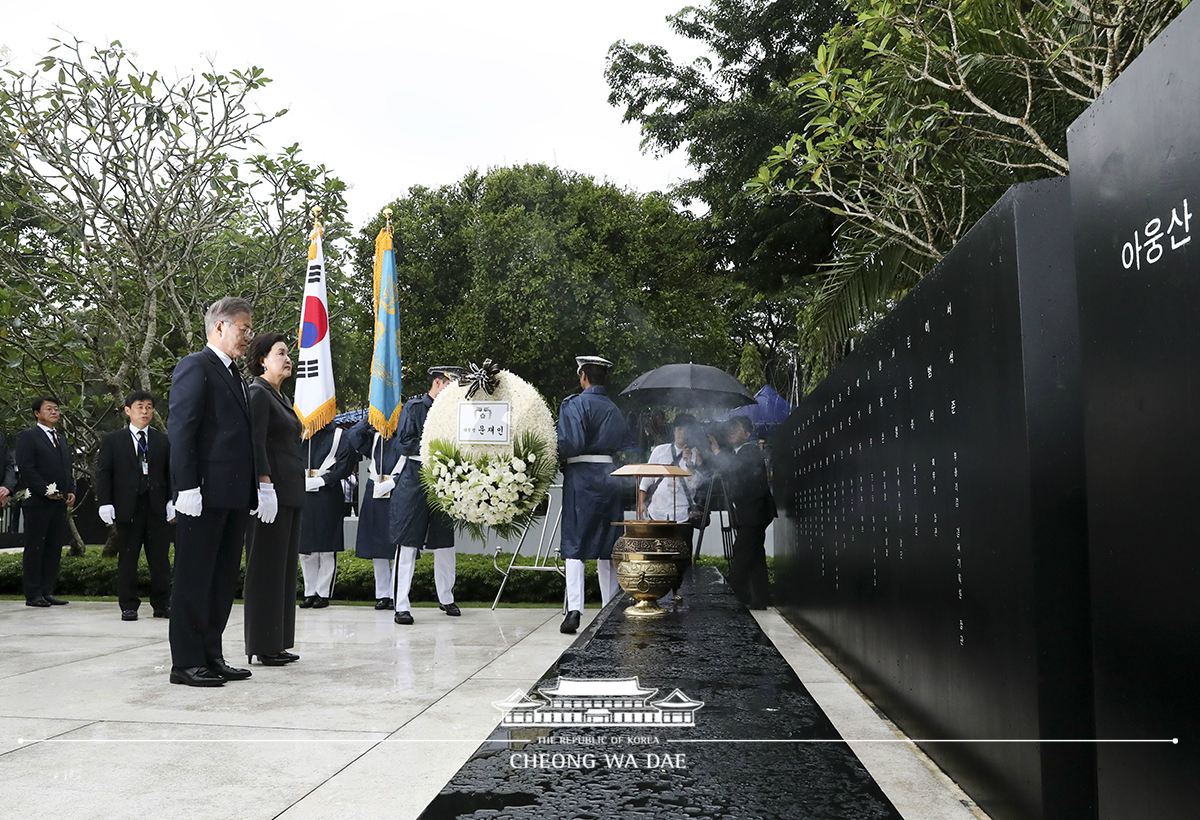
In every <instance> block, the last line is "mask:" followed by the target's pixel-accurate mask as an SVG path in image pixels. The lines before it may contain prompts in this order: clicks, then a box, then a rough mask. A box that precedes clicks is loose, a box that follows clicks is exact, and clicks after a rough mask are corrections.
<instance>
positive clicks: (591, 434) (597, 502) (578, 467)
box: [558, 386, 629, 561]
mask: <svg viewBox="0 0 1200 820" xmlns="http://www.w3.org/2000/svg"><path fill="white" fill-rule="evenodd" d="M628 438H629V428H628V425H626V424H625V419H624V417H623V416H622V415H621V411H620V410H618V409H617V406H616V405H615V404H613V402H612V399H610V398H609V397H608V390H607V389H605V388H604V387H602V386H593V387H589V388H587V389H586V390H584V391H583V392H582V393H580V394H579V395H577V396H568V397H567V399H566V400H565V401H563V403H562V407H561V408H560V409H559V413H558V455H559V458H562V459H565V461H566V466H565V467H564V469H563V518H562V547H561V549H562V555H563V557H564V558H576V559H580V560H584V561H586V560H589V559H594V558H601V559H606V560H607V559H608V558H610V557H611V556H612V551H613V545H614V544H615V543H616V541H617V537H618V535H619V534H620V533H619V528H618V527H614V526H612V522H614V521H621V520H622V519H623V518H624V517H625V513H624V510H623V508H622V504H621V485H620V480H619V479H617V478H614V477H613V476H612V475H610V473H612V471H613V469H614V468H615V467H614V465H613V462H612V458H611V457H612V455H613V453H616V452H617V451H618V450H620V449H621V446H622V445H623V444H624V443H625V442H626V441H627V440H628ZM589 457H597V458H596V459H595V460H590V459H589Z"/></svg>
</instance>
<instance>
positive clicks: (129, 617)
mask: <svg viewBox="0 0 1200 820" xmlns="http://www.w3.org/2000/svg"><path fill="white" fill-rule="evenodd" d="M121 620H122V621H136V620H137V610H136V609H122V610H121Z"/></svg>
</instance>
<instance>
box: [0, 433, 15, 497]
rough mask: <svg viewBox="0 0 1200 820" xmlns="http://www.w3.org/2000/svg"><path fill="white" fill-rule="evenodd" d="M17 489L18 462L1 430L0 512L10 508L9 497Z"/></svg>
mask: <svg viewBox="0 0 1200 820" xmlns="http://www.w3.org/2000/svg"><path fill="white" fill-rule="evenodd" d="M16 489H17V460H16V458H15V457H14V456H13V451H12V450H10V449H9V447H8V439H7V438H5V437H4V431H2V430H0V510H2V509H4V508H5V507H7V506H8V503H9V496H11V495H12V494H13V493H14V492H16Z"/></svg>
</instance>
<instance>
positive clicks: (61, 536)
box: [21, 501, 70, 601]
mask: <svg viewBox="0 0 1200 820" xmlns="http://www.w3.org/2000/svg"><path fill="white" fill-rule="evenodd" d="M22 512H23V513H24V515H25V552H24V553H23V554H22V556H21V570H22V575H23V578H22V582H23V585H24V587H25V600H26V601H32V600H33V599H34V598H41V597H42V596H44V595H53V594H54V585H55V584H56V583H57V582H58V567H59V564H60V563H62V548H63V544H65V543H67V536H68V534H69V533H70V529H69V528H68V526H67V502H66V501H56V502H54V503H53V504H37V505H33V504H26V505H25V506H24V508H23V510H22Z"/></svg>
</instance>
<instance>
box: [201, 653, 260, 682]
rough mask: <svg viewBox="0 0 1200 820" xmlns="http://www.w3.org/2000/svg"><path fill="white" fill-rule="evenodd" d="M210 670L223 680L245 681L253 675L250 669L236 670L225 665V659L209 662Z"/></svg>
mask: <svg viewBox="0 0 1200 820" xmlns="http://www.w3.org/2000/svg"><path fill="white" fill-rule="evenodd" d="M208 669H209V671H210V672H212V673H213V674H214V675H217V676H218V677H220V678H221V679H222V680H245V679H246V678H248V677H250V674H251V673H250V670H249V669H236V668H234V667H232V666H230V665H229V664H227V663H225V659H224V658H217V659H215V660H211V661H209V662H208Z"/></svg>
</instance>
